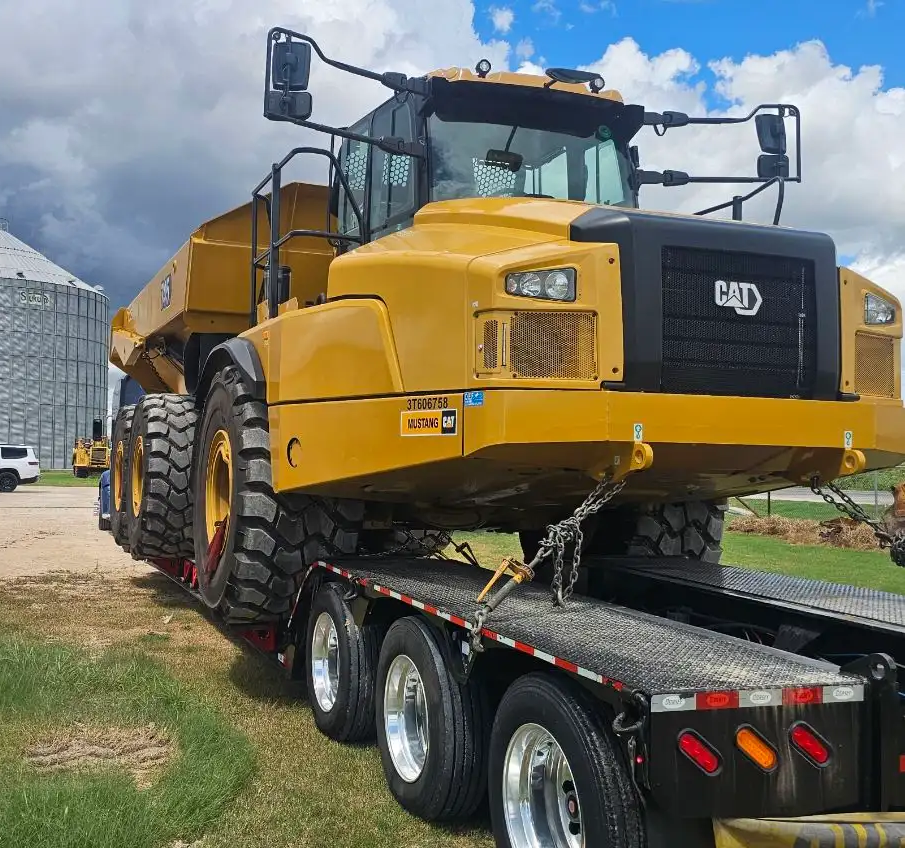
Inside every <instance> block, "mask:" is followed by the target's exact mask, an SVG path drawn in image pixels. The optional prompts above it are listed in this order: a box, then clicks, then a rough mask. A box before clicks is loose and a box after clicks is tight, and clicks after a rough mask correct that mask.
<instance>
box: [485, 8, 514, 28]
mask: <svg viewBox="0 0 905 848" xmlns="http://www.w3.org/2000/svg"><path fill="white" fill-rule="evenodd" d="M490 20H491V21H492V22H493V28H494V29H495V30H496V31H497V32H500V33H507V32H509V30H510V29H512V24H513V22H514V21H515V12H513V11H512V9H510V8H509V7H508V6H491V7H490Z"/></svg>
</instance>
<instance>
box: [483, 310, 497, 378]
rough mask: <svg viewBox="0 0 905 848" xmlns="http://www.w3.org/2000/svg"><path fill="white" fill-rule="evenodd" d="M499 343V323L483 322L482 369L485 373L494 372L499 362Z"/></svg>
mask: <svg viewBox="0 0 905 848" xmlns="http://www.w3.org/2000/svg"><path fill="white" fill-rule="evenodd" d="M499 343H500V322H499V321H493V320H491V321H485V322H484V369H485V370H487V371H495V370H496V368H497V364H498V361H499V356H498V355H497V351H498V345H499Z"/></svg>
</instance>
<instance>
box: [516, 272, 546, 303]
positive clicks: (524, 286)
mask: <svg viewBox="0 0 905 848" xmlns="http://www.w3.org/2000/svg"><path fill="white" fill-rule="evenodd" d="M518 287H519V291H520V292H521V293H522V294H524V295H527V296H528V297H537V296H538V295H539V294H540V293H541V289H542V288H543V285H542V283H541V279H540V277H539V276H538V275H537V274H535V273H534V272H533V271H529V272H528V273H527V274H523V275H522V279H521V280H520V281H519V286H518Z"/></svg>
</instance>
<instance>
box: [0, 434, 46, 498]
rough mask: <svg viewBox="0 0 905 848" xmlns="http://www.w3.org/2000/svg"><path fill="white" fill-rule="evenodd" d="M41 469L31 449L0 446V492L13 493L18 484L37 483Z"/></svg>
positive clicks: (19, 446)
mask: <svg viewBox="0 0 905 848" xmlns="http://www.w3.org/2000/svg"><path fill="white" fill-rule="evenodd" d="M40 473H41V467H40V465H39V464H38V457H37V456H35V452H34V450H33V449H32V448H29V447H26V446H25V445H0V492H14V491H15V490H16V486H18V485H19V484H20V483H37V482H38V475H39V474H40Z"/></svg>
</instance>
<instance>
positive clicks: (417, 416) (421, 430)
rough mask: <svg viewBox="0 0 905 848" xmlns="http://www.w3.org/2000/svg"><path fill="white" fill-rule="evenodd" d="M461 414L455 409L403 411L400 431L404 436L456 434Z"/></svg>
mask: <svg viewBox="0 0 905 848" xmlns="http://www.w3.org/2000/svg"><path fill="white" fill-rule="evenodd" d="M458 423H459V416H458V414H457V410H455V409H443V410H441V411H439V412H434V413H430V412H428V413H424V412H403V413H402V421H401V425H400V433H401V434H402V435H403V436H455V435H456V433H457V432H458V429H459V428H458Z"/></svg>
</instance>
